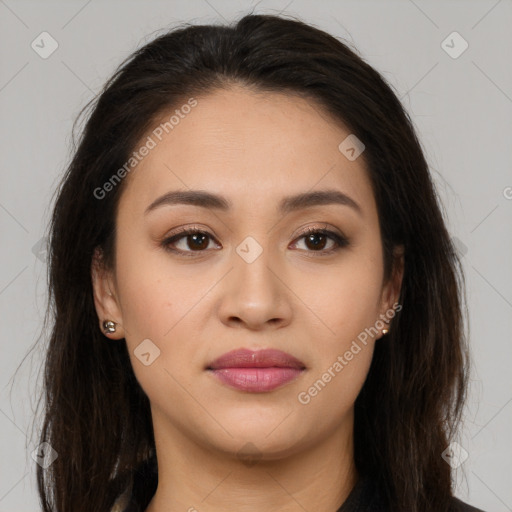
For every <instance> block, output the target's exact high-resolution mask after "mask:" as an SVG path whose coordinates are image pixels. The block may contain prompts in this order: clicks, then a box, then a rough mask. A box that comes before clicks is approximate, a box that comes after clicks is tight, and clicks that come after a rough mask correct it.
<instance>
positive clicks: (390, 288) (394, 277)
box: [380, 245, 404, 330]
mask: <svg viewBox="0 0 512 512" xmlns="http://www.w3.org/2000/svg"><path fill="white" fill-rule="evenodd" d="M403 277H404V246H403V245H399V246H396V247H395V249H394V251H393V265H392V272H391V277H390V278H389V280H388V282H387V283H385V284H384V286H383V288H382V296H381V310H380V315H381V316H380V318H381V319H382V320H383V322H384V323H385V324H387V325H386V326H385V327H384V328H385V329H388V330H391V328H392V324H393V317H394V314H390V312H392V311H393V310H396V309H397V306H396V305H398V302H399V299H400V291H401V289H402V280H403Z"/></svg>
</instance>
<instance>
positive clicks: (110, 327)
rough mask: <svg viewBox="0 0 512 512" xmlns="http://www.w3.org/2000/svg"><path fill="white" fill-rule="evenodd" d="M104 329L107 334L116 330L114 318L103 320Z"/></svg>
mask: <svg viewBox="0 0 512 512" xmlns="http://www.w3.org/2000/svg"><path fill="white" fill-rule="evenodd" d="M103 330H104V331H105V334H111V333H113V332H116V323H115V322H112V320H105V321H104V322H103Z"/></svg>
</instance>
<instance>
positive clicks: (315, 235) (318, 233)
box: [161, 227, 349, 257]
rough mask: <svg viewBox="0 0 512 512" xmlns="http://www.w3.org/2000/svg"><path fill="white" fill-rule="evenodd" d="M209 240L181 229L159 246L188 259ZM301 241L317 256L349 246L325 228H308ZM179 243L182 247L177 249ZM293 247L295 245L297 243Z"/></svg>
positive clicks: (194, 231) (194, 230)
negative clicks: (327, 242)
mask: <svg viewBox="0 0 512 512" xmlns="http://www.w3.org/2000/svg"><path fill="white" fill-rule="evenodd" d="M210 239H213V236H212V235H210V233H208V232H206V231H202V230H200V229H197V228H195V227H191V228H183V229H180V230H179V232H178V233H177V234H174V235H172V236H170V237H168V238H165V239H164V240H163V241H162V243H161V246H162V247H163V248H164V249H165V250H166V251H169V252H173V253H178V254H179V255H183V256H187V257H189V256H195V255H194V253H197V252H204V250H205V249H208V248H209V245H210V244H209V241H210ZM302 239H304V242H305V246H306V249H305V250H306V252H313V253H319V254H318V256H327V255H329V254H332V253H334V252H335V251H337V250H339V249H341V248H342V247H345V246H347V245H348V244H349V242H348V240H347V239H346V238H345V237H343V236H342V235H339V234H338V233H335V232H334V231H330V230H328V229H325V228H312V227H309V228H307V229H306V230H304V231H303V232H302V233H301V236H300V237H299V238H297V239H296V240H302ZM327 240H330V241H331V242H333V244H332V245H333V246H332V247H331V248H330V249H325V245H326V241H327ZM180 243H181V244H182V246H181V247H178V244H180ZM294 245H297V243H295V244H294Z"/></svg>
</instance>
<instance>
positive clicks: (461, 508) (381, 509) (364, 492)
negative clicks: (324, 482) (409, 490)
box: [123, 478, 483, 512]
mask: <svg viewBox="0 0 512 512" xmlns="http://www.w3.org/2000/svg"><path fill="white" fill-rule="evenodd" d="M123 512H144V510H143V508H141V507H140V506H138V505H137V504H136V503H135V502H134V501H133V500H132V501H130V502H129V504H128V506H127V507H126V508H125V509H124V511H123ZM311 512H320V511H311ZM337 512H390V510H389V509H388V508H387V507H385V506H383V500H382V497H381V495H380V493H379V491H378V489H377V487H376V486H375V484H374V482H373V481H372V480H370V479H369V478H363V479H361V480H359V481H358V482H357V484H356V485H355V486H354V488H353V489H352V491H351V492H350V494H349V495H348V497H347V499H346V500H345V502H344V503H343V505H341V507H340V508H339V509H338V510H337ZM432 512H437V511H432ZM451 512H483V511H482V510H480V509H478V508H475V507H472V506H470V505H468V504H466V503H464V502H462V501H460V500H459V499H457V498H452V510H451Z"/></svg>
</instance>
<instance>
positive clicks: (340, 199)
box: [144, 190, 363, 215]
mask: <svg viewBox="0 0 512 512" xmlns="http://www.w3.org/2000/svg"><path fill="white" fill-rule="evenodd" d="M177 204H187V205H192V206H200V207H202V208H212V209H215V210H220V211H224V212H227V211H229V210H230V209H231V206H232V203H231V201H230V200H229V199H227V198H225V197H223V196H219V195H217V194H212V193H210V192H206V191H203V190H175V191H171V192H167V193H166V194H164V195H163V196H160V197H158V198H157V199H155V200H154V201H153V202H152V203H151V204H150V205H149V206H148V207H147V208H146V210H145V212H144V215H147V214H148V213H149V212H151V211H153V210H155V209H157V208H159V207H161V206H165V205H177ZM331 204H337V205H342V206H349V207H350V208H352V209H353V210H355V211H356V212H357V213H358V214H359V215H362V214H363V212H362V209H361V207H360V206H359V204H357V203H356V202H355V201H354V200H353V199H352V198H351V197H350V196H348V195H347V194H344V193H343V192H340V191H339V190H317V191H314V192H304V193H301V194H296V195H293V196H287V197H284V198H283V199H282V200H281V201H280V203H279V206H278V211H279V213H280V214H281V215H286V214H288V213H291V212H294V211H297V210H301V209H304V208H310V207H312V206H319V205H331Z"/></svg>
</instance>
